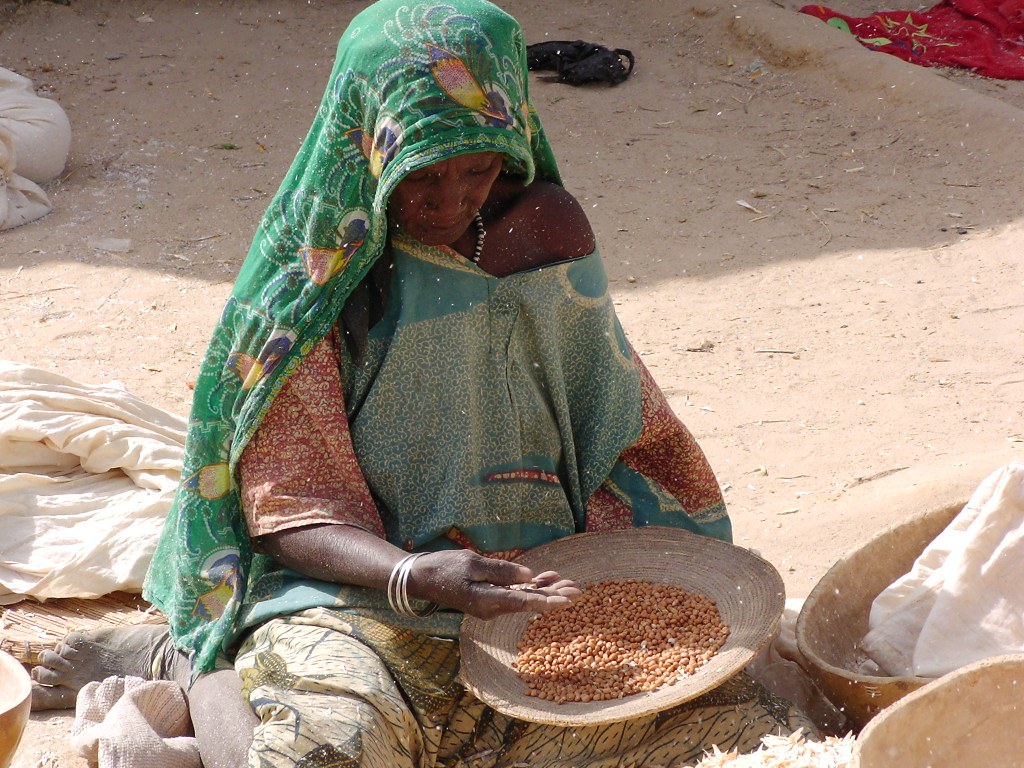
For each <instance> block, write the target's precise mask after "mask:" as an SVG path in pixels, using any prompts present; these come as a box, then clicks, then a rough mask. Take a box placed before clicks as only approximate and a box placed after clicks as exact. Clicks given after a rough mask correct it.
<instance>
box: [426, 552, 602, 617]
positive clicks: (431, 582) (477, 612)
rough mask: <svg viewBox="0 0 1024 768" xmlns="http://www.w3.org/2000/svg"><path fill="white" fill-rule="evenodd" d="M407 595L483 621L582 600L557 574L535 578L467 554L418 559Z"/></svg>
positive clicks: (434, 554) (522, 567) (524, 570)
mask: <svg viewBox="0 0 1024 768" xmlns="http://www.w3.org/2000/svg"><path fill="white" fill-rule="evenodd" d="M513 587H515V588H513ZM408 590H409V594H410V596H412V597H415V598H418V599H420V600H428V601H430V602H434V603H440V604H441V605H443V606H445V607H447V608H454V609H456V610H459V611H462V612H463V613H466V614H468V615H470V616H475V617H476V618H478V619H493V618H496V617H498V616H502V615H504V614H507V613H524V612H528V613H543V612H545V611H550V610H554V609H556V608H562V607H564V606H567V605H569V604H571V603H572V602H573V601H574V600H576V598H578V597H579V596H580V595H581V594H582V592H581V591H580V589H579V587H577V586H576V583H575V582H573V581H570V580H569V579H563V578H562V577H561V576H559V575H558V574H557V573H555V572H554V571H545V572H543V573H540V574H534V573H533V571H531V570H530V569H529V568H527V567H526V566H525V565H520V564H518V563H513V562H510V561H508V560H497V559H495V558H490V557H484V556H482V555H478V554H476V553H475V552H471V551H469V550H465V549H457V550H443V551H440V552H430V553H428V554H425V555H423V556H422V557H419V558H417V559H416V561H415V562H414V563H413V566H412V571H411V572H410V574H409V586H408Z"/></svg>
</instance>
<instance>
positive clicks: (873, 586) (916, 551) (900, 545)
mask: <svg viewBox="0 0 1024 768" xmlns="http://www.w3.org/2000/svg"><path fill="white" fill-rule="evenodd" d="M966 503H967V500H966V499H964V500H963V501H961V502H958V503H955V504H948V505H944V506H941V507H938V508H936V509H933V510H931V511H929V512H926V513H923V514H920V515H918V516H915V517H913V518H911V519H910V520H907V521H906V522H903V523H900V524H898V525H895V526H892V527H891V528H888V529H887V530H885V531H883V532H882V533H880V534H878V535H877V536H876V537H875V538H873V539H871V540H870V541H868V542H867V543H866V544H864V545H863V546H862V547H860V549H858V550H856V551H855V552H854V553H853V554H851V555H849V556H847V557H845V558H843V559H842V560H840V561H839V562H837V563H836V564H835V565H833V566H832V568H830V569H829V571H828V572H827V573H826V574H825V575H824V576H823V577H822V579H821V581H819V582H818V584H817V585H816V586H815V587H814V589H813V590H811V594H810V595H808V597H807V600H805V601H804V605H803V608H802V609H801V611H800V616H799V618H798V619H797V624H796V643H797V648H798V649H799V651H800V652H801V653H802V654H803V656H804V658H805V659H806V660H807V663H808V665H809V666H810V670H809V671H810V673H811V676H812V677H814V678H815V680H816V681H817V683H818V685H819V686H820V687H821V689H822V691H823V692H824V693H825V695H826V696H827V697H828V698H829V700H830V701H831V702H832V703H833V704H835V706H836V707H838V708H839V709H840V711H842V712H843V714H845V715H846V717H847V719H848V720H849V721H850V725H851V726H852V727H853V729H854V730H855V731H860V729H861V728H863V727H864V726H865V725H867V723H868V721H870V720H871V718H873V717H874V716H875V715H877V714H878V713H879V712H881V711H882V710H883V709H885V708H886V707H888V706H889V705H891V704H893V703H895V702H896V701H899V700H900V699H901V698H903V697H904V696H906V695H907V694H908V693H911V692H912V691H916V690H917V689H919V688H921V687H923V686H925V685H927V684H928V683H930V682H931V681H932V679H933V678H927V677H878V676H872V675H865V674H861V673H860V672H858V671H857V670H858V668H859V666H860V662H862V661H863V660H864V659H865V658H866V655H865V654H864V652H863V651H862V650H861V648H860V643H861V641H862V640H863V638H864V636H865V635H866V634H867V631H868V617H869V615H870V612H871V604H872V603H873V602H874V600H875V598H876V597H877V596H878V595H879V594H880V593H881V592H882V591H883V590H884V589H885V588H886V587H888V586H889V585H890V584H892V583H893V582H894V581H896V579H898V578H900V577H901V576H903V575H904V574H906V573H907V572H909V571H910V569H911V567H912V566H913V564H914V561H915V560H917V558H918V556H919V555H920V554H921V553H922V552H923V551H924V549H925V547H927V546H928V544H930V543H931V541H932V539H934V538H935V537H936V536H938V535H939V533H941V532H942V530H943V529H944V528H945V527H946V526H947V525H949V523H950V521H952V519H953V518H954V517H956V515H957V514H958V513H959V512H960V510H962V509H963V507H964V504H966Z"/></svg>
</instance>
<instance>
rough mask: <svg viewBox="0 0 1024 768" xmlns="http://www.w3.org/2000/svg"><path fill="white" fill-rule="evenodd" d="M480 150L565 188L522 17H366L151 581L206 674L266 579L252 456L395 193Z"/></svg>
mask: <svg viewBox="0 0 1024 768" xmlns="http://www.w3.org/2000/svg"><path fill="white" fill-rule="evenodd" d="M485 151H486V152H500V153H502V154H503V155H504V156H505V171H506V172H507V173H511V174H513V175H515V176H518V177H521V178H522V180H523V183H524V184H528V183H530V182H531V181H532V180H533V179H534V178H539V179H544V180H547V181H551V182H554V183H560V179H559V175H558V170H557V168H556V165H555V160H554V156H553V155H552V153H551V149H550V146H549V145H548V143H547V140H546V139H545V137H544V133H543V130H542V128H541V125H540V122H539V120H538V118H537V116H536V114H535V113H534V111H533V110H532V108H531V106H530V101H529V93H528V91H527V78H526V48H525V43H524V41H523V35H522V30H521V29H520V27H519V25H518V23H517V22H516V21H515V20H514V19H513V18H512V17H510V16H508V15H507V14H506V13H504V12H503V11H502V10H500V9H499V8H497V7H496V6H494V5H492V4H490V3H488V2H485V1H484V0H457V1H456V0H453V1H452V2H447V3H445V2H417V1H416V0H383V1H382V2H378V3H375V4H373V5H371V6H369V7H368V8H366V9H365V10H364V11H363V12H361V13H360V14H359V15H358V16H357V17H356V18H355V19H354V20H353V21H352V23H351V24H350V25H349V27H348V29H347V30H346V31H345V34H344V35H343V36H342V38H341V41H340V42H339V44H338V54H337V58H336V60H335V65H334V69H333V71H332V73H331V77H330V80H329V82H328V85H327V89H326V92H325V94H324V97H323V101H322V103H321V105H320V108H319V110H318V111H317V114H316V117H315V119H314V121H313V125H312V127H311V129H310V131H309V134H308V135H307V137H306V139H305V141H304V142H303V144H302V147H301V148H300V150H299V152H298V155H297V156H296V158H295V161H294V162H293V164H292V167H291V169H290V170H289V172H288V174H287V176H286V177H285V179H284V181H283V183H282V185H281V188H280V189H279V191H278V192H277V194H276V195H275V197H274V199H273V201H272V203H271V205H270V207H269V209H268V210H267V212H266V214H265V215H264V217H263V220H262V221H261V223H260V226H259V228H258V230H257V232H256V235H255V238H254V240H253V243H252V246H251V248H250V250H249V254H248V256H247V258H246V260H245V263H244V264H243V266H242V269H241V272H240V274H239V277H238V280H237V282H236V284H235V287H234V289H233V291H232V295H231V298H230V299H229V300H228V302H227V305H226V307H225V308H224V312H223V314H222V316H221V319H220V322H219V324H218V326H217V327H216V329H215V330H214V332H213V336H212V339H211V341H210V345H209V347H208V350H207V353H206V357H205V359H204V362H203V365H202V368H201V370H200V372H199V376H198V377H197V380H196V389H195V396H194V400H193V404H192V412H191V416H190V423H189V432H188V437H187V441H186V448H185V460H184V468H183V472H184V474H183V478H184V479H183V482H182V485H181V488H180V490H179V492H178V495H177V498H176V500H175V503H174V505H173V507H172V509H171V512H170V513H169V516H168V519H167V522H166V524H165V526H164V530H163V533H162V535H161V538H160V541H159V543H158V546H157V550H156V553H155V555H154V559H153V565H152V567H151V568H150V571H149V574H148V576H147V580H146V584H145V588H144V594H145V596H146V598H147V599H149V600H150V601H151V602H153V603H154V604H155V605H156V606H157V607H158V608H159V609H160V610H161V611H163V612H164V613H165V614H166V615H167V617H168V620H169V622H170V627H171V633H172V635H173V637H174V639H175V642H176V643H177V645H178V647H179V648H181V649H182V650H185V651H188V652H190V653H192V654H193V664H194V669H195V671H196V672H197V673H198V672H202V671H206V670H209V669H211V668H212V666H213V664H214V661H215V659H216V657H217V655H218V654H219V653H220V652H222V651H223V650H225V649H227V648H228V647H229V646H230V645H231V643H232V642H233V641H234V639H235V638H236V637H237V635H238V633H239V631H240V629H241V624H240V616H239V612H240V610H241V609H242V606H243V604H244V603H245V601H246V595H247V591H248V590H249V589H250V586H249V585H250V580H251V579H254V578H258V577H259V575H260V571H261V568H260V567H259V563H257V568H256V569H255V573H254V572H253V551H252V545H251V542H250V541H249V537H248V535H247V533H246V527H245V522H244V519H243V516H242V514H241V511H240V504H239V489H238V486H237V482H236V479H235V469H236V465H237V462H238V459H239V457H240V456H241V454H242V451H243V450H244V449H245V447H246V445H247V443H248V441H249V439H250V438H251V437H252V435H253V433H254V432H255V431H256V429H257V428H258V427H259V424H260V421H261V419H262V418H263V416H264V415H265V414H266V413H267V411H268V409H269V408H270V404H271V403H272V401H273V399H274V397H275V396H276V394H277V393H278V392H279V391H280V390H281V388H282V386H283V385H284V383H285V381H286V380H287V378H288V376H289V375H291V374H292V373H293V372H294V371H295V370H297V368H298V366H299V365H300V364H301V362H302V360H303V358H304V357H305V356H306V355H308V354H309V352H310V350H312V349H313V347H314V346H315V345H316V343H317V342H318V341H319V340H320V339H321V338H323V337H324V335H325V334H326V333H327V332H328V330H329V329H330V328H331V327H332V326H333V325H334V324H335V322H336V321H337V318H338V315H339V313H340V311H341V308H342V306H343V305H344V303H345V300H346V298H347V297H348V296H349V295H350V294H351V292H352V290H353V289H354V287H355V286H356V285H358V284H359V282H360V281H361V280H362V279H363V277H364V276H365V275H366V273H367V271H368V270H369V268H370V267H371V266H372V265H373V263H374V262H375V261H376V260H377V259H378V258H379V257H380V256H381V254H382V253H383V251H384V249H385V247H386V243H387V232H388V226H387V203H388V199H389V196H390V194H391V191H392V190H393V189H394V188H395V186H396V185H397V184H398V183H399V182H400V181H401V180H402V179H403V178H404V177H405V175H406V174H408V173H409V172H410V171H413V170H416V169H418V168H421V167H423V166H426V165H430V164H432V163H434V162H437V161H439V160H442V159H445V158H449V157H451V156H453V155H457V154H461V153H468V152H485Z"/></svg>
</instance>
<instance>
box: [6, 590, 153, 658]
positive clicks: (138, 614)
mask: <svg viewBox="0 0 1024 768" xmlns="http://www.w3.org/2000/svg"><path fill="white" fill-rule="evenodd" d="M166 622H167V620H166V618H164V615H163V614H162V613H160V612H159V611H158V610H157V609H156V608H154V607H153V606H151V605H150V604H149V603H148V602H146V601H145V600H143V599H142V597H141V595H136V594H129V593H128V592H112V593H110V594H109V595H104V596H103V597H97V598H90V599H86V598H78V597H69V598H59V599H54V600H47V601H46V602H45V603H40V602H37V601H35V600H22V601H21V602H19V603H15V604H13V605H10V606H7V607H5V608H0V650H2V651H6V652H7V653H9V654H11V656H13V657H14V658H16V659H17V660H18V661H20V662H21V663H22V664H26V665H32V664H37V663H38V662H39V654H40V652H42V651H45V650H53V648H54V647H55V646H56V645H57V643H59V642H60V641H61V640H62V639H63V638H64V635H66V634H67V633H68V632H71V631H72V630H82V629H98V628H100V627H116V626H130V625H135V624H165V623H166Z"/></svg>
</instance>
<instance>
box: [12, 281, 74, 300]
mask: <svg viewBox="0 0 1024 768" xmlns="http://www.w3.org/2000/svg"><path fill="white" fill-rule="evenodd" d="M74 287H75V286H73V285H60V286H58V287H56V288H42V289H40V290H38V291H29V292H28V293H8V294H5V295H3V296H0V301H10V300H11V299H27V298H28V297H29V296H38V295H39V294H40V293H52V292H53V291H66V290H69V289H71V288H74Z"/></svg>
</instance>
